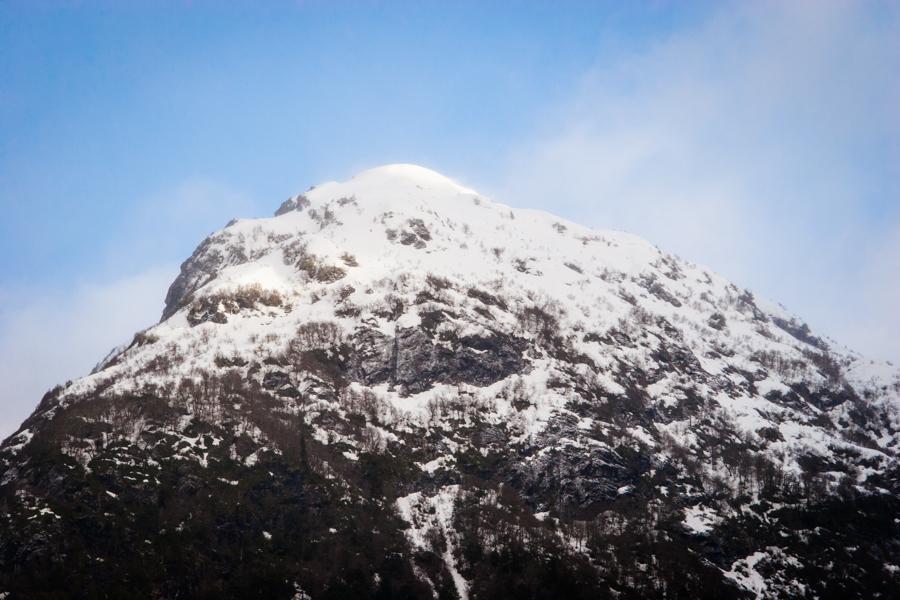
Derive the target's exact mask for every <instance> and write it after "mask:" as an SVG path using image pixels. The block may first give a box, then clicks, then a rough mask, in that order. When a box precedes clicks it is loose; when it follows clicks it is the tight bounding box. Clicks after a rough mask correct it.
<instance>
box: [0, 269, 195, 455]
mask: <svg viewBox="0 0 900 600" xmlns="http://www.w3.org/2000/svg"><path fill="white" fill-rule="evenodd" d="M176 273H177V267H175V266H174V265H172V266H165V267H158V268H154V269H150V270H148V271H145V272H143V273H139V274H137V275H133V276H130V277H127V278H124V279H121V280H119V281H113V282H107V283H93V284H85V285H82V286H80V287H78V288H76V289H75V290H64V291H54V292H48V291H46V290H43V291H40V292H34V295H33V296H30V297H21V296H20V295H19V294H17V296H20V297H19V298H18V306H13V307H8V308H5V309H4V311H3V312H2V313H0V381H2V382H3V389H2V390H0V394H2V398H0V438H5V437H6V436H7V435H9V434H10V433H12V432H13V431H14V430H15V429H16V428H17V427H18V426H19V424H20V423H21V422H22V421H23V420H24V419H25V417H27V416H28V415H29V414H30V413H31V411H32V410H33V409H34V408H35V407H36V406H37V403H38V401H39V400H40V399H41V396H42V395H43V394H44V392H46V391H47V390H48V389H50V388H52V387H53V386H54V385H56V384H58V383H63V382H65V381H66V380H68V379H74V378H76V377H79V376H82V375H85V374H87V373H88V372H89V371H90V370H91V368H92V367H93V366H94V365H95V364H96V363H97V362H99V361H100V359H102V358H103V357H104V356H105V355H106V353H107V352H109V350H111V349H112V348H113V347H114V346H116V345H118V344H122V343H124V342H127V341H129V340H130V339H131V336H132V335H133V334H134V333H135V332H136V331H138V330H140V329H143V328H145V327H147V326H148V325H151V324H153V323H154V322H156V321H157V320H158V319H159V315H160V313H162V304H163V302H162V301H163V297H164V296H165V290H166V286H167V285H168V284H169V283H170V282H171V281H172V279H174V277H175V274H176ZM7 300H9V298H8V297H7Z"/></svg>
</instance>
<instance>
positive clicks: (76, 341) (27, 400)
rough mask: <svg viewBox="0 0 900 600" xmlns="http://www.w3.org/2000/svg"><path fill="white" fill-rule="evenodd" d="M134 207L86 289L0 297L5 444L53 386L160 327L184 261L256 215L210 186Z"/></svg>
mask: <svg viewBox="0 0 900 600" xmlns="http://www.w3.org/2000/svg"><path fill="white" fill-rule="evenodd" d="M133 206H134V208H133V210H132V213H131V215H130V216H129V217H128V218H126V219H124V221H123V222H121V223H119V224H118V227H117V230H116V231H114V232H107V233H108V237H106V239H104V240H103V243H104V244H105V245H106V246H107V248H106V251H105V256H104V257H103V258H102V260H101V261H100V264H94V265H88V266H85V267H84V269H85V272H83V273H80V274H79V276H78V280H79V281H80V283H78V284H76V285H74V286H73V287H72V288H63V287H61V286H56V285H52V284H46V283H35V284H32V285H26V286H24V287H21V286H19V287H16V288H14V289H13V288H7V289H5V290H0V382H3V383H2V387H0V438H3V437H5V436H6V435H8V434H10V433H12V432H13V431H14V429H15V428H16V427H17V426H18V425H19V423H21V421H22V420H23V419H24V418H25V417H26V416H28V414H29V413H30V412H31V411H32V410H33V409H34V407H35V406H37V403H38V401H39V400H40V398H41V396H42V395H43V394H44V392H46V391H47V390H48V389H50V388H52V387H53V386H54V385H56V384H58V383H63V382H65V381H66V380H68V379H74V378H76V377H80V376H82V375H86V374H87V373H88V372H89V371H90V370H91V368H92V367H93V366H94V365H95V364H96V363H97V362H99V361H100V360H101V359H102V358H103V357H104V356H105V355H106V353H107V352H109V350H111V349H112V348H113V347H114V346H116V345H119V344H122V343H125V342H128V341H129V340H130V339H131V336H132V335H133V334H134V333H135V332H137V331H138V330H140V329H143V328H145V327H147V326H149V325H152V324H153V323H155V322H156V321H157V320H158V319H159V316H160V314H161V313H162V309H163V301H164V299H165V295H166V290H167V289H168V286H169V284H170V283H171V282H172V280H174V278H175V276H176V275H177V273H178V265H179V263H180V261H181V260H183V259H184V258H186V257H187V256H188V255H189V254H190V252H191V250H192V249H193V247H194V246H196V245H197V244H198V243H199V242H200V241H201V240H202V239H203V238H204V237H205V236H206V235H207V234H208V233H210V232H212V231H214V230H215V229H218V228H220V227H222V226H223V225H225V223H226V222H227V221H228V220H229V219H231V218H232V217H235V216H241V215H252V214H253V212H254V208H253V204H252V202H251V201H250V200H249V199H248V197H247V196H246V195H243V194H241V193H238V192H236V191H234V190H232V189H231V188H229V187H228V186H225V185H222V184H220V183H216V182H213V181H209V180H205V179H192V180H189V181H186V182H183V183H181V184H179V185H177V186H175V187H174V188H172V189H171V190H168V191H166V192H163V193H159V194H155V195H152V196H149V197H146V198H143V199H139V200H138V201H136V202H134V205H133ZM73 268H76V267H75V266H73Z"/></svg>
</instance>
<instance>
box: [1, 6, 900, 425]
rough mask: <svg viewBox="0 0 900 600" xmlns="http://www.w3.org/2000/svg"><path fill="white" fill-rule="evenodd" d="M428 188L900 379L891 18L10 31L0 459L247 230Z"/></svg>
mask: <svg viewBox="0 0 900 600" xmlns="http://www.w3.org/2000/svg"><path fill="white" fill-rule="evenodd" d="M394 162H411V163H417V164H421V165H424V166H427V167H429V168H432V169H435V170H437V171H440V172H442V173H444V174H447V175H449V176H451V177H453V178H455V179H457V180H459V181H460V182H461V183H463V184H465V185H467V186H469V187H472V188H475V189H477V190H479V191H481V192H482V193H484V194H486V195H488V196H490V197H492V198H493V199H495V200H498V201H501V202H503V203H506V204H509V205H512V206H517V207H529V208H541V209H544V210H548V211H550V212H553V213H556V214H559V215H561V216H564V217H566V218H569V219H572V220H574V221H577V222H580V223H583V224H585V225H588V226H591V227H596V228H600V229H620V230H626V231H631V232H634V233H637V234H639V235H641V236H643V237H645V238H647V239H649V240H650V241H652V242H653V243H655V244H657V245H658V246H659V247H660V248H662V249H664V250H667V251H670V252H673V253H676V254H678V255H679V256H681V257H682V258H685V259H688V260H690V261H692V262H696V263H701V264H704V265H707V266H709V267H710V268H712V269H713V270H715V271H717V272H719V273H721V274H722V275H724V276H726V277H728V278H730V279H732V280H733V281H735V282H736V283H738V284H739V285H741V286H744V287H748V288H749V289H751V290H753V291H754V292H755V293H756V294H757V295H760V296H764V297H767V298H770V299H773V300H775V301H778V302H780V303H782V304H784V305H785V306H786V307H787V308H788V309H789V310H790V311H792V312H794V313H795V314H798V315H800V316H801V317H802V318H803V319H804V320H806V321H807V322H808V323H809V324H810V326H811V327H812V328H813V330H814V331H816V332H818V333H820V334H823V335H826V336H830V337H831V338H833V339H834V340H836V341H837V343H838V344H841V345H846V346H849V347H851V348H853V349H855V350H858V351H860V352H862V353H863V354H866V355H869V356H873V357H876V358H882V359H888V360H892V361H896V362H897V363H898V364H900V310H898V309H897V307H900V5H898V4H897V3H895V2H842V1H837V0H816V1H808V2H802V1H795V2H787V1H782V2H767V1H765V0H761V1H758V2H708V3H707V2H674V1H673V2H669V1H663V0H656V1H647V2H643V3H641V2H627V3H622V2H574V1H572V2H566V1H561V2H552V3H551V2H525V1H516V2H513V1H509V2H501V1H497V2H489V3H485V2H425V1H423V2H400V1H397V2H373V1H370V2H267V3H252V2H231V3H227V4H225V3H213V2H202V1H193V2H152V3H151V2H137V1H133V2H127V3H122V2H115V3H113V2H87V1H82V2H74V1H70V2H43V1H41V0H29V1H26V2H19V1H15V0H2V1H0V211H2V212H0V215H2V216H0V256H2V260H0V436H5V435H7V434H9V433H12V432H13V431H14V430H15V429H16V427H17V426H18V424H19V423H20V422H21V421H22V420H23V419H24V418H25V417H26V416H27V415H28V414H29V413H30V412H31V410H33V408H34V407H35V406H36V405H37V402H38V401H39V400H40V397H41V395H42V394H43V393H44V392H45V391H46V390H48V389H50V388H51V387H53V385H55V384H56V383H60V382H64V381H65V380H67V379H71V378H75V377H78V376H80V375H83V374H85V373H87V372H88V371H89V370H90V369H91V367H92V366H93V365H94V364H95V363H96V362H98V361H99V360H100V359H101V358H102V357H103V356H104V355H105V354H106V353H107V352H108V351H109V350H110V349H111V348H112V347H113V346H115V345H117V344H120V343H122V342H125V341H128V340H130V339H131V337H132V335H133V333H134V332H135V331H136V330H138V329H141V328H143V327H146V326H148V325H151V324H152V323H154V322H155V321H156V320H158V318H159V314H160V312H161V310H162V304H163V298H164V297H165V291H166V288H167V287H168V285H169V283H171V281H172V279H174V277H175V275H176V274H177V272H178V266H179V264H180V262H181V261H182V260H184V259H185V258H187V257H188V256H189V255H190V253H191V251H192V250H193V248H194V247H196V245H197V244H198V243H199V242H200V241H201V240H202V239H203V237H205V236H206V235H208V234H209V233H210V232H212V231H214V230H216V229H218V228H220V227H222V226H224V225H225V223H227V222H228V221H229V220H230V219H231V218H233V217H253V216H268V215H270V214H272V212H273V211H274V210H275V209H276V208H277V207H278V205H279V204H280V203H281V201H282V200H284V199H285V198H287V197H288V196H290V195H293V194H295V193H298V192H301V191H303V190H305V189H307V188H308V187H310V186H311V185H314V184H317V183H320V182H322V181H328V180H340V179H346V178H348V177H350V176H352V175H353V174H354V173H356V172H358V171H360V170H362V169H365V168H368V167H372V166H377V165H380V164H386V163H394Z"/></svg>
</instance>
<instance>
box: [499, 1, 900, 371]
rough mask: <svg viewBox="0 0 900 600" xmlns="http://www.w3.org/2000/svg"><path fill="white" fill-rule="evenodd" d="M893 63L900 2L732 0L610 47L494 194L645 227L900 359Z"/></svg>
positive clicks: (899, 159) (897, 111)
mask: <svg viewBox="0 0 900 600" xmlns="http://www.w3.org/2000/svg"><path fill="white" fill-rule="evenodd" d="M898 73H900V8H898V7H897V6H896V5H889V4H878V3H848V2H828V1H825V2H807V3H804V2H800V3H780V2H778V3H775V2H770V3H766V2H763V3H757V2H754V3H746V2H743V3H742V2H736V3H731V4H729V5H723V6H722V7H721V8H720V9H719V10H718V11H717V12H715V13H714V14H712V15H711V16H709V18H707V19H706V20H704V21H703V22H702V23H699V24H696V25H694V26H692V27H690V28H689V29H686V30H683V31H681V32H679V33H676V34H674V35H672V36H670V37H668V38H666V39H664V40H662V41H659V40H657V41H656V43H655V44H653V45H651V46H648V47H645V48H644V49H643V50H642V51H639V52H636V53H633V54H631V55H629V56H627V57H626V58H625V59H624V60H618V59H617V60H615V61H601V65H600V66H598V67H597V68H596V69H595V70H594V71H592V72H591V73H589V74H588V75H587V76H586V77H585V78H584V80H583V82H582V85H581V87H580V89H578V90H576V91H574V92H573V94H572V98H571V101H570V102H569V103H567V104H566V105H565V106H563V107H562V108H561V109H560V110H559V111H558V112H557V113H555V114H553V115H550V116H549V117H548V118H547V119H546V120H545V122H544V123H543V124H542V127H541V129H540V131H538V132H536V134H535V135H534V138H533V139H532V140H531V141H530V143H526V144H524V145H522V146H521V147H520V148H519V149H518V150H517V151H516V152H515V153H514V154H513V155H512V156H511V157H510V158H509V161H508V163H507V168H506V171H507V178H506V181H505V182H504V183H503V184H501V185H499V186H497V189H496V190H495V193H496V195H498V196H500V197H502V198H505V199H507V200H508V201H510V202H513V201H515V202H516V203H520V204H521V203H524V204H530V205H533V206H542V207H547V206H552V207H554V209H555V210H559V211H562V212H564V213H566V214H567V216H570V217H572V218H575V219H577V220H580V221H583V222H588V223H590V224H592V225H594V226H597V227H603V228H616V229H625V230H630V231H633V232H636V233H639V234H641V235H643V236H645V237H647V238H648V239H650V240H651V241H653V242H655V243H657V244H659V245H660V246H661V247H663V248H665V249H667V250H670V251H674V252H676V253H678V254H680V255H682V256H684V257H685V258H688V259H690V260H694V261H697V262H702V263H706V264H708V265H710V266H711V267H713V268H714V269H716V270H718V271H719V272H721V273H723V274H724V275H726V276H729V277H731V278H733V279H735V280H737V281H738V282H739V283H742V284H744V285H746V286H749V287H751V288H754V289H756V290H757V291H759V292H760V293H762V294H764V295H767V296H769V297H772V298H773V299H775V300H779V301H782V302H784V303H785V304H786V305H787V306H788V308H789V309H791V310H793V311H795V312H797V313H799V314H800V315H801V316H803V317H805V318H807V319H809V320H810V321H811V324H812V325H813V326H818V329H819V331H824V333H826V334H830V335H833V336H835V337H836V338H838V340H839V341H841V342H845V343H848V344H850V345H851V346H855V347H857V348H858V349H860V350H862V351H866V352H870V353H874V354H876V355H881V356H883V357H894V358H900V341H898V340H896V339H895V340H893V341H890V340H886V339H884V338H885V336H883V335H879V334H878V332H879V331H885V330H892V331H900V314H898V313H897V311H896V310H894V309H892V308H891V307H890V306H889V304H887V303H885V302H883V301H882V299H883V298H885V297H887V295H889V294H890V293H891V291H890V290H886V289H885V287H886V286H890V285H893V284H888V283H886V282H888V281H894V280H896V279H897V275H898V274H900V272H898V271H897V270H896V269H897V266H898V265H900V247H898V245H897V244H896V243H894V242H895V240H896V236H897V233H898V231H900V229H898V225H900V208H898V207H897V200H898V194H900V145H898V142H897V140H898V133H900V77H898V76H897V74H898ZM513 199H515V200H513ZM892 274H893V276H892ZM881 282H885V283H884V284H882V283H881ZM894 293H896V292H894ZM876 338H878V339H876ZM879 340H880V341H879Z"/></svg>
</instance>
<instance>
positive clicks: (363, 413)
mask: <svg viewBox="0 0 900 600" xmlns="http://www.w3.org/2000/svg"><path fill="white" fill-rule="evenodd" d="M898 432H900V372H898V371H897V370H896V369H894V368H893V367H892V366H890V365H888V364H886V363H878V362H875V361H870V360H866V359H864V358H862V357H860V356H859V355H857V354H855V353H853V352H850V351H846V350H843V349H841V348H839V347H837V346H836V345H835V344H834V343H833V342H830V341H827V340H824V339H822V338H821V337H818V336H816V335H815V334H814V333H813V332H812V331H810V329H809V327H807V326H806V325H805V324H804V323H803V322H802V321H801V320H800V319H798V318H797V317H795V316H793V315H791V314H789V313H788V312H787V311H785V310H784V309H782V308H781V307H779V306H777V305H775V304H772V303H769V302H765V301H762V300H761V299H759V298H756V297H755V296H754V295H753V294H752V293H751V292H749V291H747V290H745V289H742V288H740V287H738V286H736V285H734V284H732V283H730V282H728V281H727V280H725V279H723V278H722V277H720V276H718V275H716V274H715V273H712V272H710V271H709V270H708V269H705V268H703V267H701V266H698V265H694V264H691V263H688V262H686V261H684V260H681V259H679V258H677V257H674V256H672V255H669V254H666V253H665V252H663V251H661V250H659V249H658V248H656V247H655V246H653V245H652V244H650V243H648V242H646V241H644V240H642V239H640V238H638V237H635V236H633V235H629V234H625V233H621V232H613V231H596V230H591V229H588V228H585V227H582V226H579V225H577V224H575V223H571V222H568V221H565V220H563V219H560V218H558V217H554V216H553V215H550V214H547V213H544V212H541V211H535V210H522V209H514V208H510V207H509V206H505V205H502V204H498V203H496V202H493V201H491V200H489V199H488V198H485V197H483V196H481V195H480V194H478V193H477V192H475V191H473V190H470V189H468V188H466V187H463V186H461V185H459V184H457V183H455V182H454V181H452V180H451V179H449V178H447V177H444V176H443V175H440V174H439V173H436V172H434V171H430V170H428V169H425V168H422V167H418V166H415V165H388V166H384V167H379V168H376V169H371V170H368V171H365V172H363V173H361V174H359V175H357V176H356V177H354V178H352V179H351V180H349V181H346V182H341V183H336V182H330V183H325V184H322V185H320V186H317V187H314V188H312V189H310V190H309V191H307V192H305V193H304V194H300V195H297V196H293V197H291V198H289V199H288V200H286V201H285V202H284V203H283V204H282V205H281V206H280V207H279V209H278V210H277V211H276V213H275V216H273V217H271V218H262V219H242V220H236V221H232V222H231V223H229V224H228V225H227V226H226V227H225V228H224V229H222V230H220V231H218V232H215V233H214V234H212V235H211V236H209V237H208V238H207V239H206V240H204V241H203V242H202V243H201V244H200V246H199V247H198V248H197V249H196V251H195V252H194V253H193V255H192V256H191V257H190V258H189V259H188V260H187V261H185V262H184V264H183V265H182V267H181V273H180V274H179V275H178V277H177V279H176V280H175V281H174V282H173V283H172V285H171V287H170V288H169V290H168V293H167V295H166V306H165V310H164V312H163V315H162V319H161V321H160V322H159V323H158V324H156V325H154V326H152V327H150V328H148V329H146V330H144V331H141V332H138V333H137V334H136V335H135V337H134V339H133V341H132V342H131V343H130V344H127V345H125V346H123V347H122V348H120V349H118V350H116V351H114V352H113V353H111V354H110V355H109V356H108V357H107V358H105V359H104V360H103V361H102V362H101V363H100V364H98V366H97V368H96V369H95V370H94V372H93V373H91V374H90V375H88V376H86V377H83V378H81V379H79V380H77V381H74V382H69V383H67V384H66V385H65V386H59V387H57V388H55V389H53V390H51V391H50V392H48V393H47V395H45V396H44V398H43V399H42V400H41V402H40V404H39V406H38V408H37V409H36V410H35V412H34V413H33V414H32V415H31V417H29V418H28V419H27V420H26V421H25V423H24V424H23V425H22V427H21V428H20V430H19V431H18V432H17V433H16V434H14V435H13V436H11V437H10V438H9V439H7V440H6V441H5V442H4V443H3V445H2V447H0V474H2V479H0V507H2V508H0V511H2V512H0V516H2V520H0V597H4V598H6V597H9V598H17V597H22V598H57V597H63V596H66V595H70V596H71V595H72V594H74V595H75V596H77V597H91V598H93V597H97V598H105V597H121V596H122V595H125V594H128V595H135V594H136V595H137V596H140V597H148V598H176V597H177V598H195V597H198V598H199V597H216V598H223V597H235V598H252V597H259V598H369V597H378V598H392V597H403V598H432V597H435V598H473V599H475V598H505V597H510V596H513V595H516V596H520V597H522V598H560V597H565V598H582V597H583V598H598V597H600V598H604V597H610V598H647V597H658V598H702V597H716V598H720V599H721V598H752V597H756V598H813V597H818V598H832V597H833V598H873V597H878V595H879V594H881V595H882V596H884V597H887V595H889V593H888V590H889V589H897V586H898V584H900V579H898V575H900V564H898V563H897V557H898V556H900V526H898V521H897V519H896V518H895V517H896V515H897V514H900V481H898V449H900V446H898V444H900V435H898ZM73 590H76V591H75V592H73ZM3 594H8V596H3Z"/></svg>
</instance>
